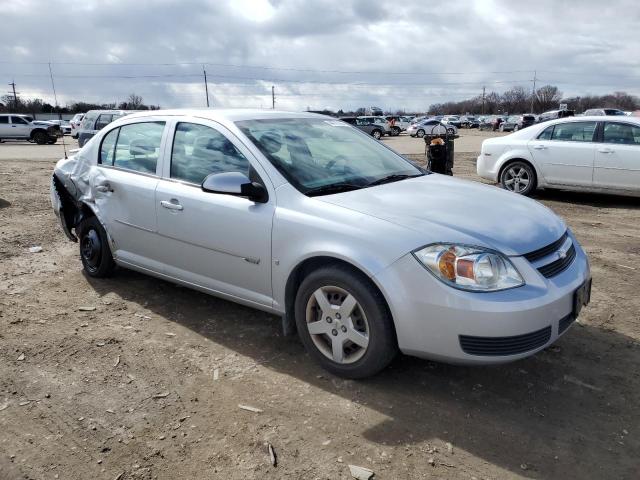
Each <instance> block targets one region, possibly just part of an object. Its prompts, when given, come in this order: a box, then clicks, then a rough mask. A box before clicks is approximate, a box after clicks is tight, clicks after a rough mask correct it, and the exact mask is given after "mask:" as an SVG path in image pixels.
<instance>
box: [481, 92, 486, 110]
mask: <svg viewBox="0 0 640 480" xmlns="http://www.w3.org/2000/svg"><path fill="white" fill-rule="evenodd" d="M485 90H486V88H485V87H482V115H484V94H485Z"/></svg>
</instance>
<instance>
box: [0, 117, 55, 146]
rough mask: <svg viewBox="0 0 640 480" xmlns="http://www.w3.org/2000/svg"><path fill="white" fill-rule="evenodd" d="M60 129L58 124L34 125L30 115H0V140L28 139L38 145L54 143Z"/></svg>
mask: <svg viewBox="0 0 640 480" xmlns="http://www.w3.org/2000/svg"><path fill="white" fill-rule="evenodd" d="M61 136H62V131H61V130H60V126H58V125H53V124H52V125H49V126H45V125H36V124H34V123H33V120H32V118H31V117H29V116H27V115H19V114H15V113H12V114H1V115H0V142H1V141H3V140H28V141H30V142H35V143H37V144H38V145H44V144H46V143H48V144H54V143H56V142H57V141H58V137H61Z"/></svg>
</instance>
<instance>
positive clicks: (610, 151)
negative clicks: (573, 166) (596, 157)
mask: <svg viewBox="0 0 640 480" xmlns="http://www.w3.org/2000/svg"><path fill="white" fill-rule="evenodd" d="M598 151H599V152H600V153H613V150H611V149H610V148H599V149H598Z"/></svg>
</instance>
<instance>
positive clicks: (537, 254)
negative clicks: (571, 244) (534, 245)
mask: <svg viewBox="0 0 640 480" xmlns="http://www.w3.org/2000/svg"><path fill="white" fill-rule="evenodd" d="M568 235H569V234H568V233H567V232H564V233H563V234H562V236H561V237H560V238H559V239H558V240H556V241H555V242H553V243H550V244H549V245H547V246H546V247H542V248H539V249H537V250H534V251H533V252H529V253H525V254H524V255H523V257H524V258H526V259H527V260H529V261H530V262H535V261H536V260H540V259H541V258H544V257H546V256H547V255H551V254H552V253H553V252H555V251H556V250H558V249H559V248H560V247H561V246H562V244H563V243H564V242H565V241H566V240H567V237H568Z"/></svg>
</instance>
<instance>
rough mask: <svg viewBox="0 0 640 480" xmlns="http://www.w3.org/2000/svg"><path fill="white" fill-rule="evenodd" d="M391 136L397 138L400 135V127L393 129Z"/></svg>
mask: <svg viewBox="0 0 640 480" xmlns="http://www.w3.org/2000/svg"><path fill="white" fill-rule="evenodd" d="M391 135H393V136H394V137H397V136H398V135H400V127H393V128H392V129H391Z"/></svg>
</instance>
